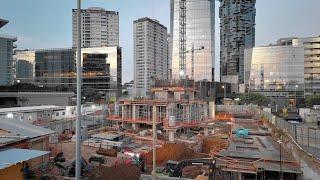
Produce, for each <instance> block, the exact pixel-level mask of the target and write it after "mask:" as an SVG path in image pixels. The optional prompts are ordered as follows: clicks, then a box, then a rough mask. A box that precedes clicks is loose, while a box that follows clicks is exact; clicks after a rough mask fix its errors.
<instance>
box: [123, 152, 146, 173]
mask: <svg viewBox="0 0 320 180" xmlns="http://www.w3.org/2000/svg"><path fill="white" fill-rule="evenodd" d="M125 154H127V155H129V156H130V157H131V159H130V163H131V164H133V165H135V166H137V167H138V168H139V169H140V170H141V172H146V170H147V163H146V161H145V157H144V154H138V153H132V152H125Z"/></svg>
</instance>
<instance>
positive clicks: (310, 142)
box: [261, 111, 320, 150]
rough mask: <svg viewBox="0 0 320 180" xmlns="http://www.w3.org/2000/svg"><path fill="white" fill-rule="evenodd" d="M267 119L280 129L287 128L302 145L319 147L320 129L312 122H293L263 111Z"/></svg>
mask: <svg viewBox="0 0 320 180" xmlns="http://www.w3.org/2000/svg"><path fill="white" fill-rule="evenodd" d="M261 113H262V114H263V115H264V117H266V118H267V120H268V121H269V122H270V123H272V124H273V125H275V127H277V128H279V129H283V130H285V131H286V132H287V133H289V134H290V135H291V137H292V138H293V139H294V140H295V141H296V142H297V143H298V144H300V145H301V146H304V147H312V148H319V150H320V129H319V128H317V127H314V126H311V125H310V124H303V123H300V124H299V123H291V122H288V121H285V120H283V119H282V118H280V117H277V116H275V115H273V114H271V113H269V112H264V111H262V112H261Z"/></svg>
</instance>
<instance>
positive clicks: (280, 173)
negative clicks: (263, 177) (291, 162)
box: [278, 135, 283, 180]
mask: <svg viewBox="0 0 320 180" xmlns="http://www.w3.org/2000/svg"><path fill="white" fill-rule="evenodd" d="M278 143H279V146H280V172H279V179H280V180H283V173H282V148H281V143H282V135H280V139H279V140H278Z"/></svg>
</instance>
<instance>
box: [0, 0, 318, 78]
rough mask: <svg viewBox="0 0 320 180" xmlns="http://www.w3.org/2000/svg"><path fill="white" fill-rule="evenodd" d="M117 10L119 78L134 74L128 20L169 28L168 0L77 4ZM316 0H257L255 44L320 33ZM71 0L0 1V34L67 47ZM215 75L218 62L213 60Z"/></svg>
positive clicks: (23, 43)
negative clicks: (155, 22) (145, 19)
mask: <svg viewBox="0 0 320 180" xmlns="http://www.w3.org/2000/svg"><path fill="white" fill-rule="evenodd" d="M218 6H219V3H216V28H215V29H216V50H215V51H216V61H219V17H218ZM88 7H103V8H105V9H107V10H113V11H119V14H120V46H121V47H122V48H123V51H122V53H123V54H122V59H123V67H122V68H123V71H122V77H123V80H122V81H123V83H125V82H128V81H130V80H131V79H133V21H134V20H136V19H138V18H140V17H146V16H147V17H151V18H155V19H158V20H159V21H160V23H162V24H163V25H165V26H167V27H168V30H169V29H170V27H169V24H170V0H82V8H88ZM319 7H320V0H257V4H256V9H257V16H256V46H262V45H268V44H271V43H275V42H276V40H277V39H279V38H281V37H292V36H294V37H306V36H319V35H320V20H319V17H320V11H319ZM73 8H76V0H0V18H2V19H7V20H9V21H10V22H9V24H7V25H6V26H5V27H4V28H2V29H1V30H0V33H1V34H9V35H16V36H17V37H18V41H17V45H18V49H42V48H63V47H71V46H72V12H71V10H72V9H73ZM216 69H217V72H216V76H217V75H218V74H219V71H218V70H219V63H218V62H216Z"/></svg>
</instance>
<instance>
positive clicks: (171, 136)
mask: <svg viewBox="0 0 320 180" xmlns="http://www.w3.org/2000/svg"><path fill="white" fill-rule="evenodd" d="M168 133H169V142H174V134H175V133H176V132H175V130H168Z"/></svg>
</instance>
